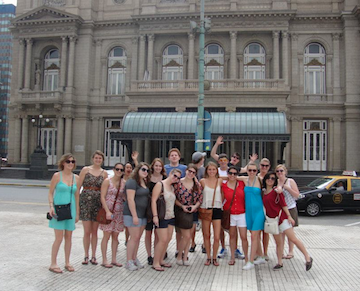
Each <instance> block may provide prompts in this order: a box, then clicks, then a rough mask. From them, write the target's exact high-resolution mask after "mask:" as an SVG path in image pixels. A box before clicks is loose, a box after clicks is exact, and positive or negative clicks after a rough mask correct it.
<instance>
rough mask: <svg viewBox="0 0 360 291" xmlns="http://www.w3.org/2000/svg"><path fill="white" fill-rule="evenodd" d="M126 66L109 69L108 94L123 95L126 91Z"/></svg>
mask: <svg viewBox="0 0 360 291" xmlns="http://www.w3.org/2000/svg"><path fill="white" fill-rule="evenodd" d="M125 74H126V68H116V69H109V75H108V94H110V95H122V94H124V93H125Z"/></svg>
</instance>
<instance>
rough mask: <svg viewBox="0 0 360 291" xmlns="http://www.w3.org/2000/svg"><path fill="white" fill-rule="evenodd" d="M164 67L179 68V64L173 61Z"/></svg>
mask: <svg viewBox="0 0 360 291" xmlns="http://www.w3.org/2000/svg"><path fill="white" fill-rule="evenodd" d="M164 67H180V64H178V63H177V62H176V61H175V60H171V61H170V62H169V63H167V64H166V65H165V66H164Z"/></svg>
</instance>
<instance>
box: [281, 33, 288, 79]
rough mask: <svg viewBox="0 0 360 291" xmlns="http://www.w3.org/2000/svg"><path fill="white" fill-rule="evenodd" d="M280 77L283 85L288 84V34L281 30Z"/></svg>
mask: <svg viewBox="0 0 360 291" xmlns="http://www.w3.org/2000/svg"><path fill="white" fill-rule="evenodd" d="M282 54H283V55H282V78H283V79H284V81H285V85H286V86H287V85H289V34H288V32H287V31H283V32H282Z"/></svg>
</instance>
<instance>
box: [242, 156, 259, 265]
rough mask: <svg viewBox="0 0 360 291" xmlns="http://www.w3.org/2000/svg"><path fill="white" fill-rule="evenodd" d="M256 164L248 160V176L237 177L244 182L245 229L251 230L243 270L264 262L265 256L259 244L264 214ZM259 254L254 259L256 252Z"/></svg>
mask: <svg viewBox="0 0 360 291" xmlns="http://www.w3.org/2000/svg"><path fill="white" fill-rule="evenodd" d="M256 173H257V166H256V164H255V163H253V162H250V163H249V164H248V166H247V174H248V177H238V178H237V179H239V180H240V181H243V182H244V183H245V185H246V186H245V189H244V192H245V217H246V225H247V229H248V230H250V232H251V248H250V260H249V261H248V262H247V263H246V264H245V266H244V267H243V270H250V269H252V268H254V264H257V265H258V264H264V263H265V262H266V261H265V258H264V257H263V255H262V251H261V248H260V250H259V245H260V232H261V231H262V230H263V229H264V222H265V215H264V209H263V202H262V197H261V182H260V180H259V178H258V177H257V176H256ZM257 253H258V254H259V253H260V256H258V258H257V259H256V260H255V256H256V254H257Z"/></svg>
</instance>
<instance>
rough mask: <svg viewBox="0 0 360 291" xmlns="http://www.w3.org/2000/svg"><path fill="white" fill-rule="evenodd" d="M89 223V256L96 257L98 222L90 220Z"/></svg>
mask: <svg viewBox="0 0 360 291" xmlns="http://www.w3.org/2000/svg"><path fill="white" fill-rule="evenodd" d="M91 223H92V224H91V256H92V257H93V258H96V248H97V243H98V228H99V223H98V222H95V221H92V222H91Z"/></svg>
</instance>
